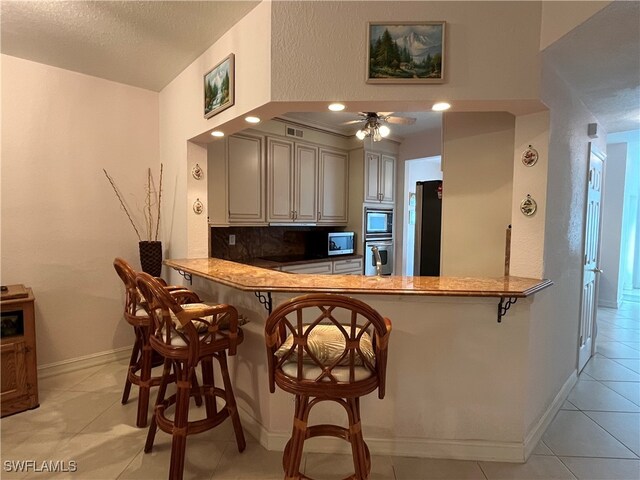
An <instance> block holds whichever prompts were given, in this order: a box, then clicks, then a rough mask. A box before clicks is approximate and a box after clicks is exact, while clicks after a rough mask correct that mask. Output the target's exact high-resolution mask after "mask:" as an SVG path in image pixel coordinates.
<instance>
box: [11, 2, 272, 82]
mask: <svg viewBox="0 0 640 480" xmlns="http://www.w3.org/2000/svg"><path fill="white" fill-rule="evenodd" d="M258 3H260V2H257V1H253V2H249V1H223V2H220V1H215V2H213V1H201V2H190V1H174V2H165V1H145V2H138V1H79V0H78V1H75V0H74V1H50V0H38V1H12V0H2V2H1V5H0V8H1V10H0V19H1V23H0V28H1V33H2V37H1V38H2V42H1V49H2V53H5V54H7V55H12V56H14V57H20V58H25V59H27V60H33V61H35V62H39V63H45V64H47V65H53V66H55V67H60V68H64V69H67V70H73V71H76V72H81V73H85V74H87V75H93V76H96V77H101V78H106V79H108V80H113V81H116V82H121V83H126V84H128V85H134V86H137V87H142V88H146V89H149V90H154V91H160V90H161V89H162V88H164V87H165V86H166V85H167V84H168V83H169V82H170V81H171V80H173V79H174V78H175V77H176V76H177V75H178V74H179V73H180V72H181V71H182V70H184V69H185V68H186V67H187V66H188V65H189V64H190V63H191V62H193V61H194V60H195V59H196V58H198V57H199V56H200V55H201V54H202V53H203V52H204V51H205V50H206V49H207V48H209V47H210V46H211V45H212V44H213V43H214V42H215V41H216V40H217V39H218V38H220V37H221V36H222V35H223V34H224V33H225V32H226V31H227V30H229V29H230V28H231V27H232V26H233V25H234V24H235V23H237V22H238V20H240V19H241V18H242V17H244V16H245V15H246V14H247V13H248V12H249V11H250V10H251V9H253V8H254V7H255V6H256V5H258ZM212 67H213V65H212Z"/></svg>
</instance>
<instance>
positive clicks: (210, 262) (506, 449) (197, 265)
mask: <svg viewBox="0 0 640 480" xmlns="http://www.w3.org/2000/svg"><path fill="white" fill-rule="evenodd" d="M165 265H166V266H168V267H170V268H173V269H175V270H178V271H179V272H181V273H183V274H189V275H188V276H190V278H191V280H192V282H193V288H194V289H195V290H196V291H198V292H199V293H201V294H202V296H203V297H204V298H207V299H211V300H214V301H218V302H223V303H230V304H233V305H235V306H236V307H237V308H238V310H239V311H240V312H241V313H243V314H245V315H246V316H247V317H248V318H249V319H250V322H249V323H248V324H247V325H245V326H243V330H244V332H245V342H244V344H243V345H242V346H241V348H240V349H239V351H238V358H237V359H236V360H235V365H234V374H233V378H234V382H235V383H234V389H235V391H236V395H237V397H238V400H239V406H240V408H241V411H242V419H243V424H244V425H245V428H247V430H249V432H250V433H251V434H252V435H253V436H255V437H256V438H258V439H259V441H260V442H261V443H262V444H263V445H264V446H265V447H266V448H269V449H272V450H281V449H283V448H284V445H285V443H286V441H287V440H288V438H289V435H290V430H291V425H290V414H291V412H290V409H291V408H292V405H291V403H290V399H288V397H286V396H284V395H282V396H280V395H279V394H278V393H276V394H275V395H269V393H268V392H269V388H268V384H267V374H266V371H267V369H266V354H265V350H264V321H265V319H266V317H267V316H268V312H267V310H266V309H265V308H263V307H262V305H260V303H258V301H257V299H256V298H255V297H256V296H258V297H259V295H263V297H264V296H265V295H266V294H268V295H269V296H271V294H273V306H276V305H278V304H279V303H281V302H283V301H285V300H287V299H289V298H291V297H292V296H295V295H297V294H303V293H311V292H325V293H343V294H348V295H351V296H354V297H355V298H359V299H360V300H363V301H364V302H366V303H368V304H369V305H371V306H372V307H373V308H375V309H376V310H378V311H379V312H380V313H381V314H382V315H383V316H386V317H389V318H390V319H391V321H392V322H393V334H392V336H391V340H390V348H389V364H388V371H387V395H386V397H385V399H384V401H378V400H377V399H375V398H364V399H363V400H362V408H363V410H364V411H367V414H366V415H363V422H366V423H364V425H363V430H364V432H365V438H366V439H367V442H368V444H369V447H370V449H371V451H372V453H373V454H393V455H407V456H418V457H441V458H460V459H482V460H489V459H492V460H501V461H511V462H520V461H523V460H524V459H525V458H526V457H527V456H528V455H529V453H530V452H531V450H532V449H533V447H534V446H535V445H536V444H537V442H538V440H539V438H540V436H541V435H542V433H543V432H544V429H545V427H546V425H547V424H548V422H549V421H550V420H551V418H553V415H554V414H555V411H556V409H557V408H559V407H560V405H561V402H562V401H564V395H566V392H564V390H565V389H563V391H561V392H560V393H559V394H558V396H557V398H556V399H554V400H553V401H552V402H551V404H550V406H549V408H548V409H547V411H546V412H545V414H543V415H542V417H541V418H539V419H535V421H534V422H532V423H531V424H528V421H529V419H527V418H526V404H527V396H528V393H529V392H527V391H526V387H525V385H526V383H525V370H526V368H527V367H528V361H529V353H530V352H529V348H530V341H531V339H530V338H529V332H530V330H531V328H530V323H531V322H532V318H533V315H532V313H531V312H532V311H533V310H534V309H536V308H540V307H539V303H541V302H537V301H536V297H538V296H543V295H545V294H546V291H545V290H546V289H547V287H549V286H551V285H552V282H551V281H549V280H536V279H527V278H519V277H500V278H463V277H458V278H454V277H449V278H447V277H367V276H362V275H304V274H302V275H295V274H289V273H283V272H279V271H275V270H270V269H268V268H260V267H256V266H252V265H246V264H240V263H236V262H232V261H227V260H221V259H216V258H201V259H182V260H166V261H165ZM265 266H266V265H265ZM250 293H256V296H254V295H253V294H250ZM509 299H511V300H515V299H518V300H520V301H518V303H517V304H515V305H512V302H510V301H509ZM502 300H506V303H509V304H510V305H512V306H511V308H510V309H509V311H508V313H506V315H505V316H503V318H502V322H501V323H497V322H496V310H497V308H498V304H499V301H500V305H501V306H502V307H503V308H506V306H507V305H506V303H503V302H502ZM513 303H515V301H514V302H513ZM542 303H543V302H542ZM567 388H568V387H567ZM334 415H337V413H336V412H335V411H333V412H332V411H330V410H327V411H324V410H320V411H319V412H318V417H317V418H316V419H315V420H314V421H316V422H317V423H325V422H326V423H332V422H333V423H335V422H336V421H338V422H339V421H341V420H342V419H341V417H338V418H335V417H334ZM311 446H312V448H313V450H315V451H323V452H332V451H336V448H340V447H337V446H336V445H335V444H333V443H330V442H327V443H323V442H322V441H318V442H315V443H312V444H311Z"/></svg>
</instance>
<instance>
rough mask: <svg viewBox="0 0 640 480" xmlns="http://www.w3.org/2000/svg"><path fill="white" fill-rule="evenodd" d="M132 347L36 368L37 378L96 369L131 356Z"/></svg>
mask: <svg viewBox="0 0 640 480" xmlns="http://www.w3.org/2000/svg"><path fill="white" fill-rule="evenodd" d="M132 348H133V346H128V347H121V348H116V349H115V350H109V351H106V352H99V353H93V354H91V355H85V356H84V357H76V358H70V359H69V360H63V361H61V362H54V363H48V364H46V365H39V366H38V377H39V378H47V377H52V376H54V375H60V374H63V373H69V372H75V371H76V370H81V369H83V368H89V367H96V366H99V365H104V364H107V363H110V362H115V361H118V360H123V359H127V358H128V357H130V356H131V349H132Z"/></svg>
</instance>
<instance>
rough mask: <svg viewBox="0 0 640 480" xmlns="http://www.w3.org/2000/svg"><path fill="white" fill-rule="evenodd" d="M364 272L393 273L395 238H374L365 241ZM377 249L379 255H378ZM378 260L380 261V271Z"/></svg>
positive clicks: (373, 273)
mask: <svg viewBox="0 0 640 480" xmlns="http://www.w3.org/2000/svg"><path fill="white" fill-rule="evenodd" d="M364 245H365V252H364V261H365V264H364V274H365V275H391V274H393V240H372V241H369V242H365V244H364ZM376 250H377V253H378V255H379V257H378V256H377V255H376ZM378 262H380V265H379V269H380V271H379V272H378V266H377V265H378Z"/></svg>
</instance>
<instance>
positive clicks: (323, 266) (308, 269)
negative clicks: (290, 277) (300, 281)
mask: <svg viewBox="0 0 640 480" xmlns="http://www.w3.org/2000/svg"><path fill="white" fill-rule="evenodd" d="M280 271H282V272H289V273H313V274H316V275H331V274H332V273H333V262H314V263H301V264H297V265H283V266H282V267H280Z"/></svg>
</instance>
